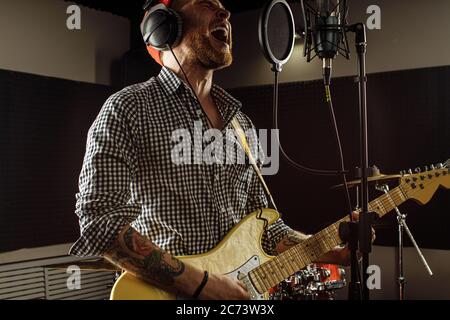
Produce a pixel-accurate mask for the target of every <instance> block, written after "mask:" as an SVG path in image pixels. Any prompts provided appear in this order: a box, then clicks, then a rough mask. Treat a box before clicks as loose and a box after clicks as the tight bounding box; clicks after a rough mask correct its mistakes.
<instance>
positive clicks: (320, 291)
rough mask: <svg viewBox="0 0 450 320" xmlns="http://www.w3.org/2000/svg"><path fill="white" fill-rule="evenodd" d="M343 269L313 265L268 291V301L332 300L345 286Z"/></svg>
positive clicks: (335, 266) (328, 265)
mask: <svg viewBox="0 0 450 320" xmlns="http://www.w3.org/2000/svg"><path fill="white" fill-rule="evenodd" d="M346 284H347V283H346V280H345V269H344V268H342V267H340V266H337V265H332V264H320V263H313V264H310V265H308V266H306V267H305V268H304V269H302V270H300V271H298V272H297V273H295V274H294V275H292V276H291V277H290V278H288V279H286V280H285V281H283V282H282V283H280V284H279V285H277V286H276V287H274V288H271V289H270V290H269V299H270V300H334V298H335V291H336V290H338V289H341V288H344V287H345V286H346Z"/></svg>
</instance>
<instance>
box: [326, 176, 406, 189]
mask: <svg viewBox="0 0 450 320" xmlns="http://www.w3.org/2000/svg"><path fill="white" fill-rule="evenodd" d="M401 177H402V175H401V174H379V175H376V176H373V177H368V178H367V181H369V182H377V181H384V180H394V179H400V178H401ZM360 183H361V179H358V180H353V181H349V182H347V186H349V187H350V188H351V187H354V186H356V185H358V184H360ZM343 186H344V184H343V183H342V184H338V185H335V186H332V187H331V189H336V188H342V187H343Z"/></svg>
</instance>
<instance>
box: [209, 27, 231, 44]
mask: <svg viewBox="0 0 450 320" xmlns="http://www.w3.org/2000/svg"><path fill="white" fill-rule="evenodd" d="M211 35H212V36H213V38H214V39H216V40H218V41H220V42H223V43H225V44H228V30H227V28H225V27H216V28H214V29H213V30H212V31H211Z"/></svg>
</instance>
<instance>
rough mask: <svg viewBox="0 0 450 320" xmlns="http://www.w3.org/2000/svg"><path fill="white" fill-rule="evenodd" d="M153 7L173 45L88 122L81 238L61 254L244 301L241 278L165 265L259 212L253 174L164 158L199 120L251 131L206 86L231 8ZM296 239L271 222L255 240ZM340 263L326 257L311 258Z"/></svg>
mask: <svg viewBox="0 0 450 320" xmlns="http://www.w3.org/2000/svg"><path fill="white" fill-rule="evenodd" d="M156 2H158V1H156ZM161 2H163V3H164V4H165V5H167V6H168V7H170V8H171V9H172V10H174V11H175V12H177V13H178V15H179V16H180V17H181V20H182V22H183V24H182V30H183V32H182V37H181V40H180V41H179V42H178V43H177V44H176V45H175V46H174V47H173V48H172V47H171V48H169V49H170V50H164V51H155V50H154V48H152V47H149V52H150V53H151V54H152V56H153V58H154V59H155V60H156V61H157V62H159V63H160V64H161V65H162V66H163V67H162V70H161V72H160V73H159V75H158V76H157V77H153V78H151V79H149V80H148V81H147V82H144V83H140V84H136V85H132V86H129V87H127V88H124V89H123V90H121V91H120V92H118V93H116V94H113V95H112V96H111V97H109V99H108V100H107V101H106V102H105V104H104V106H103V108H102V109H101V111H100V113H99V115H98V116H97V118H96V120H95V121H94V123H93V125H92V126H91V128H90V130H89V133H88V141H87V150H86V154H85V158H84V163H83V167H82V170H81V174H80V179H79V193H78V194H77V195H76V198H77V202H76V213H77V215H78V216H79V221H80V228H81V236H80V238H79V239H78V241H77V242H76V243H75V244H74V245H73V247H72V248H71V251H70V253H71V254H74V255H78V256H91V255H96V256H103V257H105V258H106V259H108V260H109V261H111V262H112V263H113V264H115V265H116V266H118V267H120V268H121V269H124V270H127V271H128V272H130V273H132V274H133V275H135V276H137V277H139V278H140V279H143V280H144V281H146V282H148V283H150V284H152V285H154V286H157V287H159V288H161V289H163V290H166V291H168V292H172V293H176V294H178V295H183V296H185V297H188V298H199V299H248V298H249V294H248V292H247V290H246V288H245V286H244V285H243V284H241V283H240V282H239V281H237V280H233V279H230V278H229V277H227V276H224V275H220V274H209V275H208V274H207V273H205V272H204V271H205V270H200V269H197V268H194V267H193V266H190V265H189V264H187V263H183V262H182V261H180V260H178V259H177V258H175V256H180V255H193V254H201V253H205V252H207V251H209V250H211V249H212V248H214V247H215V246H216V245H217V244H218V243H219V242H220V241H221V240H222V239H223V238H224V236H225V235H226V234H227V233H228V232H229V231H230V230H231V228H232V227H233V226H235V225H236V224H237V223H238V222H239V221H240V220H241V219H242V218H243V217H245V216H246V215H247V214H249V213H251V212H253V211H254V210H256V209H258V208H265V207H267V206H268V202H267V199H266V196H265V194H264V192H263V189H262V187H261V184H260V182H259V181H258V178H257V175H256V174H255V172H254V171H253V168H252V167H251V166H248V165H246V164H234V165H231V164H225V161H223V163H213V164H204V163H202V164H182V165H180V164H176V163H174V161H173V154H172V151H173V150H172V149H173V146H174V142H173V140H172V135H173V132H175V131H176V130H179V129H182V128H186V129H188V130H190V131H191V132H192V131H193V130H194V123H201V124H202V128H203V129H202V130H207V129H211V128H214V129H217V130H220V132H223V133H224V132H225V131H226V130H230V129H232V126H231V120H232V119H233V118H236V119H237V120H238V121H239V123H240V125H241V126H242V128H243V129H244V130H248V129H252V128H254V126H253V124H252V122H251V121H250V119H249V118H248V117H247V116H246V115H244V113H242V111H240V108H241V104H240V102H239V101H237V100H236V99H234V98H233V97H232V96H231V95H229V94H228V93H227V92H226V91H225V90H223V89H222V88H220V87H219V86H217V85H215V84H213V74H214V72H215V71H216V70H220V69H223V68H225V67H228V66H229V65H231V63H232V60H233V59H232V36H231V25H230V22H229V18H230V12H228V11H227V10H226V9H225V8H224V7H223V5H222V4H221V3H220V1H219V0H174V1H169V0H164V1H163V0H161ZM155 4H156V3H155V2H152V3H151V6H150V8H147V10H150V9H151V7H153V6H154V5H155ZM147 13H148V11H147ZM191 88H192V89H191ZM224 137H225V138H224V139H227V138H226V135H224ZM305 238H306V235H304V234H302V233H300V232H297V231H294V230H292V229H291V228H289V227H288V226H286V225H285V224H284V222H283V221H282V220H281V219H279V220H278V221H277V222H276V223H274V224H272V225H271V226H269V228H268V230H267V233H266V234H265V236H264V238H263V243H262V244H263V248H264V249H265V250H266V251H267V252H268V253H271V254H277V253H280V252H283V251H284V250H286V249H288V248H289V247H291V246H293V245H295V244H297V243H299V242H301V241H302V240H304V239H305ZM346 259H347V251H346V250H339V249H336V250H335V251H332V252H329V253H328V254H327V255H326V256H325V257H322V258H321V259H320V260H321V261H328V262H334V263H337V264H342V263H343V262H345V261H344V260H346Z"/></svg>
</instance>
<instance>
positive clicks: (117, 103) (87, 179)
mask: <svg viewBox="0 0 450 320" xmlns="http://www.w3.org/2000/svg"><path fill="white" fill-rule="evenodd" d="M135 116H136V113H135V112H134V111H133V97H132V96H126V95H125V96H124V95H123V94H121V93H116V94H115V95H112V96H111V97H110V98H109V99H108V100H107V101H106V102H105V104H104V105H103V107H102V109H101V111H100V113H99V115H98V116H97V118H96V119H95V121H94V123H93V124H92V126H91V128H90V129H89V132H88V137H87V144H86V153H85V156H84V161H83V166H82V169H81V173H80V177H79V183H78V184H79V192H78V193H77V194H76V196H75V197H76V209H75V213H76V214H77V216H78V218H79V224H80V237H79V239H78V240H77V241H76V242H75V244H74V245H73V246H72V247H71V248H70V251H69V253H70V254H72V255H77V256H101V255H103V254H104V253H105V251H106V250H107V249H108V248H109V247H110V246H111V245H112V242H113V241H114V240H115V238H116V237H117V236H118V234H119V232H120V230H121V229H122V228H123V227H124V226H125V225H127V224H129V223H131V222H132V221H133V220H135V219H136V217H137V216H138V215H139V214H140V213H141V208H140V205H137V204H135V203H133V202H132V200H131V188H130V185H131V181H132V179H133V176H134V174H135V172H136V164H137V159H136V157H137V156H136V147H135V142H134V141H135V140H134V138H133V137H134V136H135V135H136V132H134V130H135V128H136V126H135V125H134V121H135Z"/></svg>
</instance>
